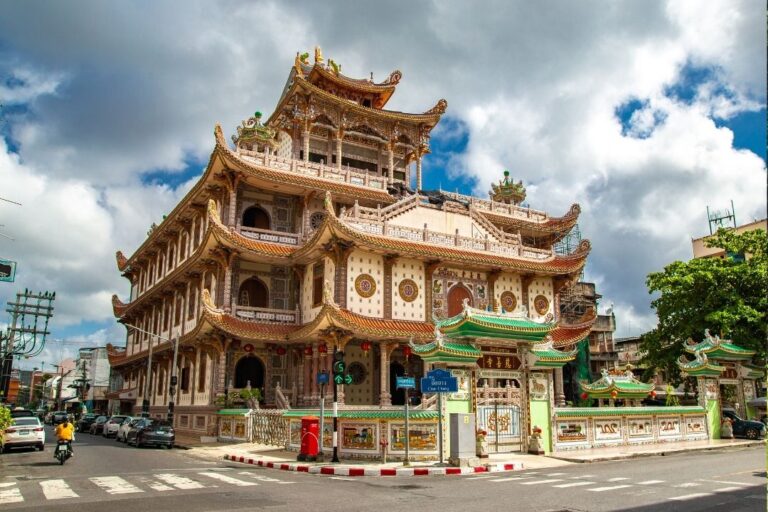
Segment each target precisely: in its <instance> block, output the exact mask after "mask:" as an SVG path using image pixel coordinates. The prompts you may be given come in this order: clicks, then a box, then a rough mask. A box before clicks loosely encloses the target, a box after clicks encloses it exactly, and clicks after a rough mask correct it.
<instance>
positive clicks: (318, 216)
mask: <svg viewBox="0 0 768 512" xmlns="http://www.w3.org/2000/svg"><path fill="white" fill-rule="evenodd" d="M323 219H325V212H315V213H313V214H312V215H311V216H310V217H309V227H310V228H311V229H312V230H313V231H314V230H315V229H317V228H319V227H320V224H322V223H323Z"/></svg>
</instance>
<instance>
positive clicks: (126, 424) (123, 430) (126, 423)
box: [115, 416, 141, 442]
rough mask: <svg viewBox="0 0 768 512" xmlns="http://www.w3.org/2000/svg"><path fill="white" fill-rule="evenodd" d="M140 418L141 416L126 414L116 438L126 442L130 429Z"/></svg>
mask: <svg viewBox="0 0 768 512" xmlns="http://www.w3.org/2000/svg"><path fill="white" fill-rule="evenodd" d="M140 419H141V418H134V417H132V416H126V417H125V419H124V420H123V422H122V423H121V424H120V427H118V429H117V434H116V435H115V440H117V441H122V442H125V441H126V439H127V437H126V436H127V435H128V431H129V430H131V427H132V426H134V425H135V424H136V422H137V421H139V420H140Z"/></svg>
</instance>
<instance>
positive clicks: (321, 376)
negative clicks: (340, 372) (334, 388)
mask: <svg viewBox="0 0 768 512" xmlns="http://www.w3.org/2000/svg"><path fill="white" fill-rule="evenodd" d="M317 383H318V384H328V372H318V374H317Z"/></svg>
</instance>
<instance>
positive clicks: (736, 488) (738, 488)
mask: <svg viewBox="0 0 768 512" xmlns="http://www.w3.org/2000/svg"><path fill="white" fill-rule="evenodd" d="M742 489H744V488H743V487H739V486H737V485H735V486H733V487H721V488H719V489H715V490H714V491H712V492H731V491H740V490H742Z"/></svg>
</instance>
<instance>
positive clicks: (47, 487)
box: [40, 479, 80, 500]
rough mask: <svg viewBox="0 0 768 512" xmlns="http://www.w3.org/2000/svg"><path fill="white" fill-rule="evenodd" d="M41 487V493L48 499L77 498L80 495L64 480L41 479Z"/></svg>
mask: <svg viewBox="0 0 768 512" xmlns="http://www.w3.org/2000/svg"><path fill="white" fill-rule="evenodd" d="M40 487H42V488H43V494H45V497H46V499H49V500H61V499H64V498H79V497H80V496H79V495H78V494H77V493H76V492H75V491H73V490H72V489H70V487H69V485H67V483H66V482H65V481H64V480H61V479H57V480H43V481H41V482H40Z"/></svg>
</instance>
